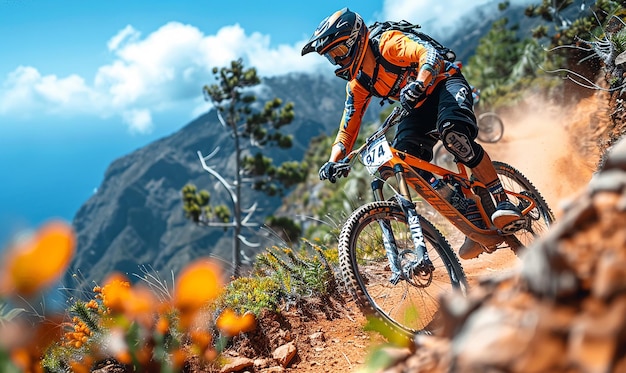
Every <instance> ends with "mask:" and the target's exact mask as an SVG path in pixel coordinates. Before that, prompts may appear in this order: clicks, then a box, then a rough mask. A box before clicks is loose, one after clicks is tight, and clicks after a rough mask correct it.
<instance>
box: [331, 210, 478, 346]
mask: <svg viewBox="0 0 626 373" xmlns="http://www.w3.org/2000/svg"><path fill="white" fill-rule="evenodd" d="M379 219H387V220H388V221H389V222H390V223H391V227H392V230H393V232H394V237H395V239H396V241H397V242H396V243H397V246H398V251H399V252H403V251H405V250H406V251H405V253H406V254H407V255H406V257H405V258H404V259H405V260H410V254H409V250H413V242H412V240H411V233H410V230H409V227H408V224H407V220H406V216H405V214H404V212H403V211H402V209H401V207H400V206H399V205H398V204H397V203H396V202H395V201H379V202H371V203H368V204H365V205H363V206H361V207H359V208H358V209H357V210H355V211H354V212H353V213H352V214H351V215H350V217H349V218H348V220H347V221H346V223H345V225H344V226H343V228H342V230H341V234H340V237H339V261H340V266H341V271H342V273H343V276H344V281H345V283H346V285H347V288H348V289H349V291H350V292H351V293H352V296H353V297H354V299H355V300H356V302H357V303H358V305H359V307H360V309H361V311H362V312H363V313H364V314H365V315H366V316H367V317H370V318H371V317H373V318H374V320H377V321H379V323H378V325H379V326H380V325H382V326H383V327H382V328H377V329H378V330H379V331H381V332H382V334H383V335H385V336H387V337H388V338H389V339H396V338H397V339H400V340H402V339H411V338H413V337H414V335H415V334H416V333H420V332H425V333H429V332H434V331H435V330H437V329H439V328H441V327H442V325H441V322H440V321H441V313H440V304H439V302H440V299H441V296H442V295H444V294H447V293H450V292H452V291H455V290H458V291H461V292H462V293H463V294H465V293H466V291H467V287H468V285H467V279H466V276H465V273H464V271H463V268H462V266H461V264H460V262H459V259H458V257H457V256H456V254H455V253H454V251H453V250H452V248H451V247H450V244H449V243H448V242H447V241H446V239H445V238H444V237H443V235H442V234H441V233H440V232H439V231H438V230H437V229H436V228H435V227H434V226H433V225H432V224H431V223H430V222H429V221H428V220H426V219H425V218H424V217H422V216H420V224H421V227H422V231H423V235H424V240H425V242H426V247H427V250H428V254H429V256H430V258H431V260H432V262H433V264H434V266H435V270H434V271H433V272H432V276H430V277H429V278H426V277H428V276H426V277H425V278H416V279H412V281H405V280H401V281H400V282H398V283H397V284H396V285H392V283H391V282H390V281H389V279H390V277H391V270H390V266H389V261H388V259H387V256H386V252H385V248H384V247H383V243H382V233H381V228H380V225H379V224H378V220H379ZM413 280H414V281H413ZM380 323H382V324H380ZM380 329H383V330H380Z"/></svg>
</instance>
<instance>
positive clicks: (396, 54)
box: [380, 31, 445, 87]
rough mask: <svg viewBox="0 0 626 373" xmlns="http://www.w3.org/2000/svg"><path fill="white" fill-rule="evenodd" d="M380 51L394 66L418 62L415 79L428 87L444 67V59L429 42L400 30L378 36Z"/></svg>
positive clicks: (410, 64)
mask: <svg viewBox="0 0 626 373" xmlns="http://www.w3.org/2000/svg"><path fill="white" fill-rule="evenodd" d="M380 52H381V54H382V55H383V57H385V59H387V60H388V61H389V62H391V63H392V64H394V65H396V66H412V65H413V66H415V64H416V63H417V64H418V72H417V80H418V81H421V82H424V85H425V86H426V87H429V86H430V85H431V84H432V83H433V82H434V80H435V78H436V77H437V76H438V75H440V74H441V73H442V72H443V71H444V69H445V60H444V59H443V58H442V57H441V56H439V54H438V53H437V50H436V49H435V48H434V47H433V46H432V45H430V44H429V43H427V42H425V41H422V40H419V39H417V38H416V37H412V36H411V35H409V34H405V33H402V32H400V31H387V32H385V33H383V34H382V35H381V37H380Z"/></svg>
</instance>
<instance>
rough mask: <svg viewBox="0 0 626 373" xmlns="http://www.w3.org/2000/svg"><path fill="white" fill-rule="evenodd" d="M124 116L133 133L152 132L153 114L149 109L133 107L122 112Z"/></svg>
mask: <svg viewBox="0 0 626 373" xmlns="http://www.w3.org/2000/svg"><path fill="white" fill-rule="evenodd" d="M122 118H123V120H124V122H125V123H126V124H128V125H129V128H130V132H131V133H139V134H147V133H150V132H152V115H151V114H150V110H147V109H133V110H129V111H125V112H123V113H122Z"/></svg>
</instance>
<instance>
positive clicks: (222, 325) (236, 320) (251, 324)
mask: <svg viewBox="0 0 626 373" xmlns="http://www.w3.org/2000/svg"><path fill="white" fill-rule="evenodd" d="M215 325H216V326H217V328H218V329H219V330H220V331H221V332H222V333H223V334H224V335H226V336H227V337H234V336H236V335H237V334H239V333H246V332H250V331H252V330H254V329H255V328H256V318H255V317H254V314H253V313H252V312H246V313H245V314H244V315H243V316H239V315H237V314H236V313H235V311H233V310H231V309H225V310H224V311H223V312H222V313H221V314H220V315H219V317H218V318H217V320H215Z"/></svg>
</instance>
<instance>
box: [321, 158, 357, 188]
mask: <svg viewBox="0 0 626 373" xmlns="http://www.w3.org/2000/svg"><path fill="white" fill-rule="evenodd" d="M349 172H350V165H349V164H347V163H337V162H326V163H324V165H322V167H320V171H319V175H320V180H326V179H328V181H330V182H331V183H334V182H336V181H337V177H342V176H343V177H345V176H348V173H349Z"/></svg>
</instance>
